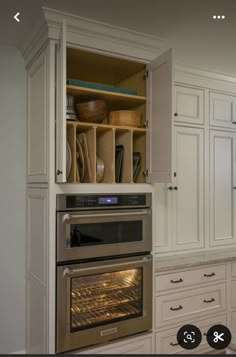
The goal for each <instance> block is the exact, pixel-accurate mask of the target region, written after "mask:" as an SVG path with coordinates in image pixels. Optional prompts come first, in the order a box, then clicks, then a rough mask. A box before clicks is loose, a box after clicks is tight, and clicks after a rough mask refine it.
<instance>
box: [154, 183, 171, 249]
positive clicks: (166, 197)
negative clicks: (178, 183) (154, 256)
mask: <svg viewBox="0 0 236 357" xmlns="http://www.w3.org/2000/svg"><path fill="white" fill-rule="evenodd" d="M171 188H172V185H171V184H166V183H157V184H155V185H154V195H153V196H154V202H153V232H154V234H153V249H154V251H155V252H156V253H160V252H170V251H171V250H172V248H173V247H172V240H171V237H172V236H173V234H172V224H171V222H172V212H173V209H172V197H173V195H172V190H171Z"/></svg>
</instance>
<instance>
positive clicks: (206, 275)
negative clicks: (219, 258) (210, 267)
mask: <svg viewBox="0 0 236 357" xmlns="http://www.w3.org/2000/svg"><path fill="white" fill-rule="evenodd" d="M204 276H205V277H206V278H210V277H211V276H215V273H211V274H204Z"/></svg>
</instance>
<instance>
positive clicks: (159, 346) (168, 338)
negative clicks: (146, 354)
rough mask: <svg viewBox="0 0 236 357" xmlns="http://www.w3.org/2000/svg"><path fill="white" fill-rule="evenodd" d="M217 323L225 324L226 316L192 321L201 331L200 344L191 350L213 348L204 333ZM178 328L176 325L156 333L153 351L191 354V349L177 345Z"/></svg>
mask: <svg viewBox="0 0 236 357" xmlns="http://www.w3.org/2000/svg"><path fill="white" fill-rule="evenodd" d="M218 324H221V325H225V324H226V316H225V315H222V316H218V317H214V318H209V319H207V320H202V321H199V322H193V325H195V326H197V327H198V328H199V329H200V331H201V333H202V342H201V344H200V345H199V346H198V347H197V348H195V349H194V350H192V352H193V353H194V354H196V353H198V351H202V350H203V349H204V350H205V349H207V350H209V351H213V349H212V348H211V347H210V346H209V345H208V343H207V340H206V336H205V334H206V333H207V331H208V330H209V328H210V327H212V326H213V325H218ZM179 328H180V326H179V327H176V328H174V329H171V330H167V331H162V332H158V333H156V336H155V345H156V347H155V348H156V349H155V353H157V354H161V353H163V354H169V353H170V354H172V353H173V354H176V353H188V354H192V353H191V351H189V350H185V349H184V348H182V347H181V346H179V344H178V342H177V338H176V336H177V332H178V330H179ZM214 351H215V350H214Z"/></svg>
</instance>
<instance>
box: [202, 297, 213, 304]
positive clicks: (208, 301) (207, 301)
mask: <svg viewBox="0 0 236 357" xmlns="http://www.w3.org/2000/svg"><path fill="white" fill-rule="evenodd" d="M203 301H204V302H205V303H207V304H208V303H210V302H214V301H215V299H214V298H212V299H211V300H205V299H204V300H203Z"/></svg>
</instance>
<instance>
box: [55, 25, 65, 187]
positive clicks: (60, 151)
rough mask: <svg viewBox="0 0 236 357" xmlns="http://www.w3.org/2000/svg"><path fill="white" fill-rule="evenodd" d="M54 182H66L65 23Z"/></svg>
mask: <svg viewBox="0 0 236 357" xmlns="http://www.w3.org/2000/svg"><path fill="white" fill-rule="evenodd" d="M56 68H57V86H56V87H57V108H56V182H66V23H65V21H64V20H63V22H62V27H61V33H60V40H59V44H58V46H57V66H56Z"/></svg>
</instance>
